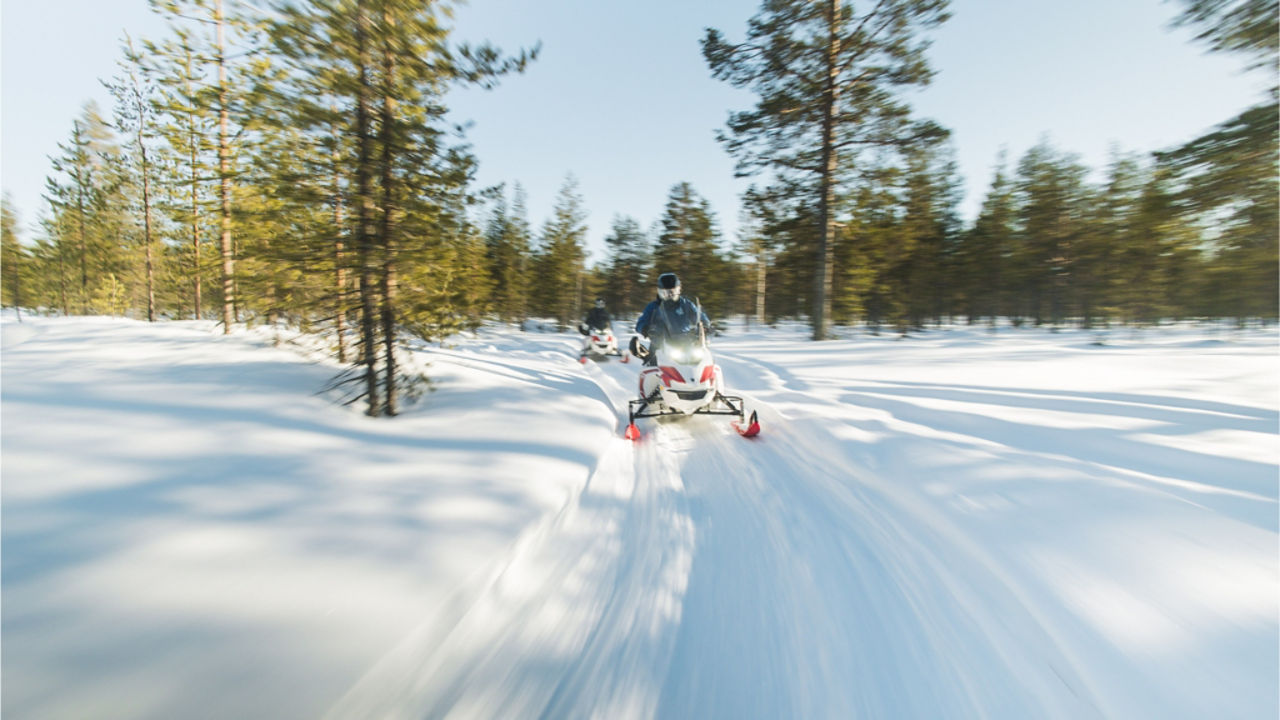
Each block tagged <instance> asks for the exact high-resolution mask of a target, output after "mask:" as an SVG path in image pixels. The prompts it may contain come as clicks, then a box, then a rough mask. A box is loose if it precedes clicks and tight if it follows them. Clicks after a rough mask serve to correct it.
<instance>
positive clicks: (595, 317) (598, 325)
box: [583, 298, 613, 335]
mask: <svg viewBox="0 0 1280 720" xmlns="http://www.w3.org/2000/svg"><path fill="white" fill-rule="evenodd" d="M583 324H584V325H586V332H590V331H591V330H610V331H611V330H613V318H612V317H610V316H609V311H608V310H605V309H604V298H596V304H595V307H593V308H591V309H590V310H588V311H587V319H586V320H585V321H584V322H583ZM586 332H584V333H583V334H584V335H585V334H586Z"/></svg>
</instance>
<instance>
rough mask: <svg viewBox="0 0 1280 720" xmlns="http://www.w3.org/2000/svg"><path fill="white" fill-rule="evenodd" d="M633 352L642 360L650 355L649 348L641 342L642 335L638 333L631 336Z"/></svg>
mask: <svg viewBox="0 0 1280 720" xmlns="http://www.w3.org/2000/svg"><path fill="white" fill-rule="evenodd" d="M631 354H632V355H635V356H636V357H638V358H640V359H642V360H643V359H644V358H646V357H648V356H649V348H647V347H645V346H643V345H641V344H640V337H639V336H637V335H632V336H631Z"/></svg>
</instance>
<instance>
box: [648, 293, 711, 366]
mask: <svg viewBox="0 0 1280 720" xmlns="http://www.w3.org/2000/svg"><path fill="white" fill-rule="evenodd" d="M699 322H701V323H702V325H703V327H705V328H707V329H710V328H711V320H710V319H708V318H707V314H706V313H705V312H702V311H701V310H699V308H698V306H697V305H695V304H694V303H693V302H692V301H690V300H689V299H688V298H683V297H680V278H678V277H676V274H675V273H662V274H661V275H659V276H658V299H657V300H654V301H653V302H650V303H649V304H648V305H646V306H645V308H644V312H642V313H640V319H639V320H638V321H636V332H638V333H640V334H641V335H643V336H644V337H646V338H648V339H649V348H648V350H647V351H646V350H645V349H644V348H643V347H641V346H640V343H639V338H636V337H633V338H631V354H632V355H635V356H636V357H640V358H644V364H645V365H651V366H652V365H657V364H658V352H657V351H658V350H659V349H660V348H661V347H662V346H663V344H664V343H665V342H666V341H667V340H670V339H671V338H679V337H685V336H687V335H688V334H689V333H691V332H692V331H694V330H697V329H698V323H699Z"/></svg>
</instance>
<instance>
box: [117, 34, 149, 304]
mask: <svg viewBox="0 0 1280 720" xmlns="http://www.w3.org/2000/svg"><path fill="white" fill-rule="evenodd" d="M121 50H122V51H123V53H124V58H123V59H122V60H121V61H120V63H119V64H120V75H119V76H117V77H116V78H115V79H114V80H112V81H111V82H107V83H104V84H105V85H106V87H107V89H108V90H109V91H110V92H111V94H112V96H114V97H115V100H116V106H115V110H116V123H115V127H116V129H117V130H119V131H120V132H121V133H122V134H124V136H125V137H126V138H128V142H129V149H130V152H131V162H129V163H128V166H131V170H133V171H134V174H135V176H136V178H137V180H138V181H139V182H140V183H141V191H142V197H141V202H142V207H141V213H140V214H141V216H142V218H141V219H142V233H143V240H142V242H143V252H144V256H145V258H146V270H145V277H146V293H147V320H148V321H149V322H155V319H156V293H155V255H154V252H153V248H154V242H153V241H154V236H153V232H152V212H151V211H152V207H153V205H154V203H153V200H152V192H153V191H152V180H153V175H154V171H153V169H152V165H153V163H154V161H155V154H154V151H153V150H152V148H151V146H152V144H153V143H154V142H155V137H156V120H155V111H154V104H155V101H156V88H155V83H154V81H153V80H152V78H151V73H150V71H149V70H148V69H147V67H146V66H144V65H143V64H142V57H141V55H140V54H139V53H138V51H137V50H136V49H135V48H134V46H133V39H132V38H130V37H129V35H128V34H127V33H126V34H125V38H124V43H123V46H122V48H121Z"/></svg>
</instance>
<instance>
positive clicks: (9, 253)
mask: <svg viewBox="0 0 1280 720" xmlns="http://www.w3.org/2000/svg"><path fill="white" fill-rule="evenodd" d="M0 253H2V254H0V304H3V306H4V307H11V308H14V309H16V310H17V312H18V319H19V320H21V319H22V304H23V302H24V297H25V295H24V293H23V281H24V275H26V274H27V272H26V267H27V263H28V257H29V253H28V252H27V250H26V248H24V247H23V246H22V242H21V240H20V239H19V237H18V216H17V214H16V213H15V212H14V210H13V201H12V199H10V197H9V193H7V192H6V193H4V196H3V198H0Z"/></svg>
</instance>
